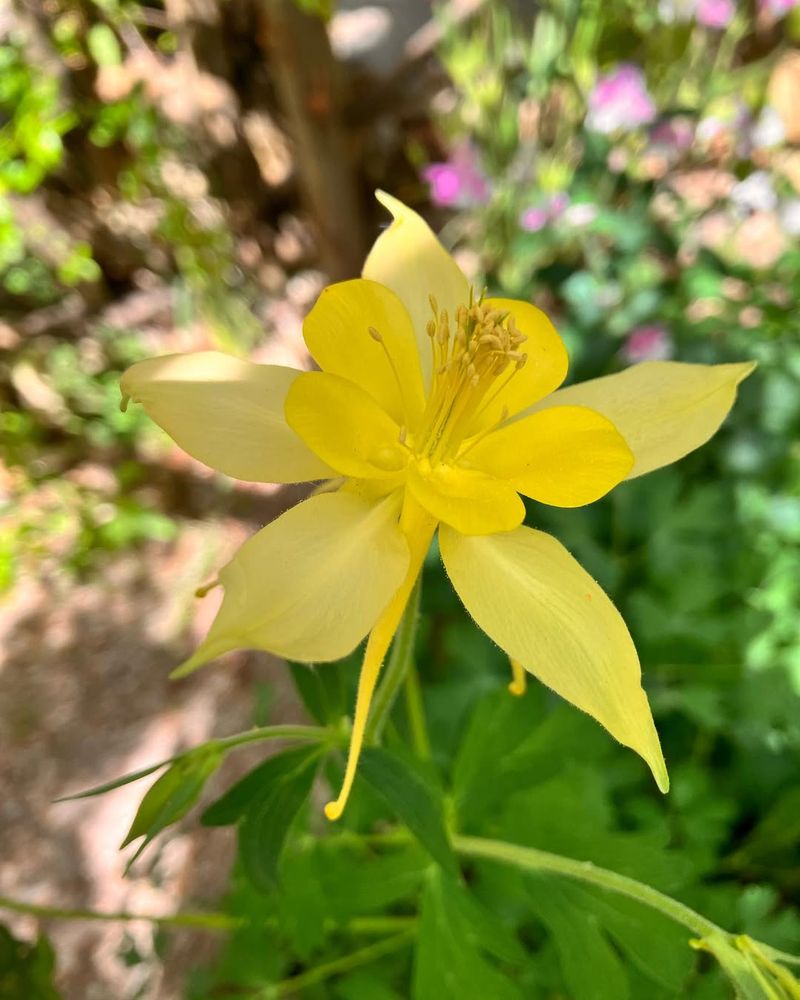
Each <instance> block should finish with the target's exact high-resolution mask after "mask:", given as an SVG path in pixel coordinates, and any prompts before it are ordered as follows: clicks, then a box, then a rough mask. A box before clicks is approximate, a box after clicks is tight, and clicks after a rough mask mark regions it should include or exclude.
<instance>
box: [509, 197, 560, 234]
mask: <svg viewBox="0 0 800 1000" xmlns="http://www.w3.org/2000/svg"><path fill="white" fill-rule="evenodd" d="M568 207H569V195H568V194H567V193H566V192H565V191H559V193H558V194H554V195H552V197H550V198H548V199H547V200H546V201H545V202H543V203H542V204H539V205H531V206H530V207H528V208H525V209H523V211H522V212H521V213H520V217H519V225H520V228H521V229H524V230H525V232H527V233H538V232H539V230H540V229H544V227H545V226H546V225H547V224H548V223H549V222H555V221H556V219H558V218H560V217H561V216H562V215H563V214H564V212H565V211H566V210H567V208H568Z"/></svg>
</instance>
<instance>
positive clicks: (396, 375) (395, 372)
mask: <svg viewBox="0 0 800 1000" xmlns="http://www.w3.org/2000/svg"><path fill="white" fill-rule="evenodd" d="M367 332H368V333H369V335H370V337H372V339H373V340H374V341H375V342H376V343H377V344H380V345H381V347H382V348H383V353H384V354H385V355H386V360H387V361H388V362H389V367H390V368H391V369H392V375H394V380H395V383H396V384H397V391H398V393H399V394H400V405H401V406H402V407H403V413H405V414H406V415H407V410H406V404H405V396H404V394H403V380H402V379H401V378H400V373H399V372H398V370H397V366H396V365H395V363H394V359H393V358H392V355H391V354H390V353H389V348H388V347H387V346H386V341H385V340H384V339H383V337H382V336H381V334H380V331H379V330H376V329H375V327H374V326H368V327H367Z"/></svg>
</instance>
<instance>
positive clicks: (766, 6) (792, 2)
mask: <svg viewBox="0 0 800 1000" xmlns="http://www.w3.org/2000/svg"><path fill="white" fill-rule="evenodd" d="M798 3H800V0H758V9H759V10H761V11H766V13H768V14H771V15H772V16H773V17H786V15H787V14H788V13H789V11H790V10H792V9H793V8H794V7H796V6H797V5H798Z"/></svg>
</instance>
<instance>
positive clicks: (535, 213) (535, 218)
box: [519, 207, 550, 233]
mask: <svg viewBox="0 0 800 1000" xmlns="http://www.w3.org/2000/svg"><path fill="white" fill-rule="evenodd" d="M549 221H550V216H549V214H548V211H547V209H546V208H541V207H540V208H526V209H525V210H524V211H523V212H522V213H521V215H520V217H519V224H520V228H521V229H524V230H525V232H526V233H538V232H539V230H540V229H544V227H545V226H546V225H547V223H548V222H549Z"/></svg>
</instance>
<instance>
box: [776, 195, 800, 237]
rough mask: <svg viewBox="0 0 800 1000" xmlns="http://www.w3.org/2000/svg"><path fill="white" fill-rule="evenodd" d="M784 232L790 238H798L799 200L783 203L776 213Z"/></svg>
mask: <svg viewBox="0 0 800 1000" xmlns="http://www.w3.org/2000/svg"><path fill="white" fill-rule="evenodd" d="M778 215H779V216H780V220H781V225H782V226H783V229H784V232H787V233H788V234H789V235H790V236H800V198H792V199H790V200H789V201H785V202H784V203H783V204H782V205H781V207H780V210H779V212H778Z"/></svg>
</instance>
